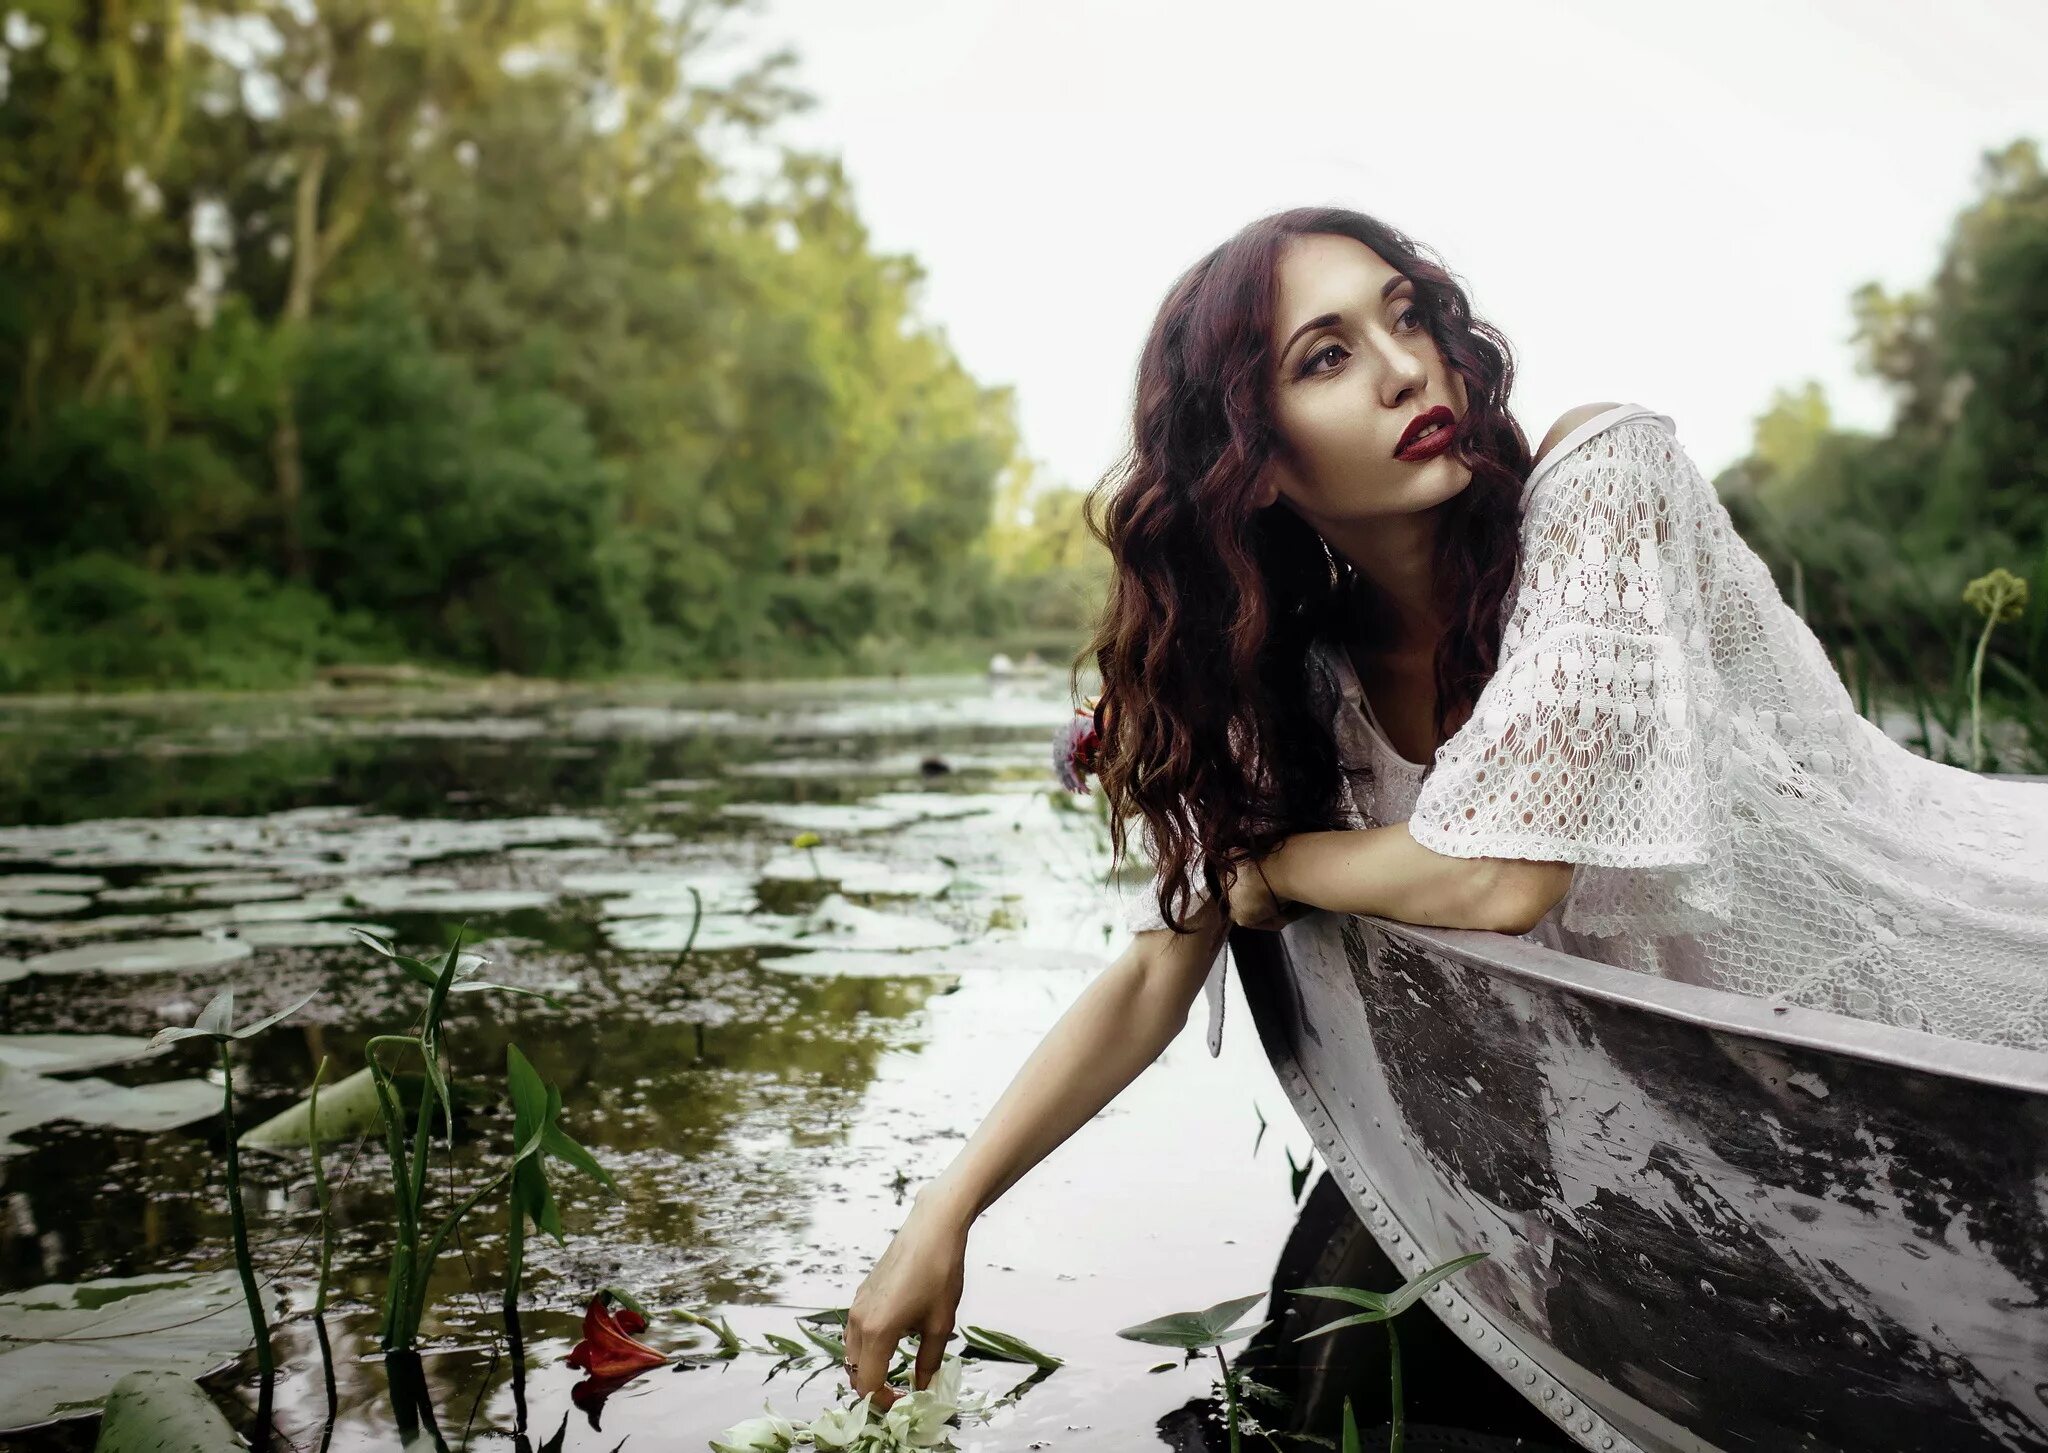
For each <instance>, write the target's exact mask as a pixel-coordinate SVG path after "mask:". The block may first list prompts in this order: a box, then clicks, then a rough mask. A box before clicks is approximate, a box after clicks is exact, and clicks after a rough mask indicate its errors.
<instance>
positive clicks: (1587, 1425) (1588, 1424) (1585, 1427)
mask: <svg viewBox="0 0 2048 1453" xmlns="http://www.w3.org/2000/svg"><path fill="white" fill-rule="evenodd" d="M1579 1431H1580V1432H1581V1433H1590V1432H1592V1431H1593V1420H1592V1419H1591V1418H1588V1419H1586V1420H1585V1421H1584V1422H1583V1423H1580V1424H1579Z"/></svg>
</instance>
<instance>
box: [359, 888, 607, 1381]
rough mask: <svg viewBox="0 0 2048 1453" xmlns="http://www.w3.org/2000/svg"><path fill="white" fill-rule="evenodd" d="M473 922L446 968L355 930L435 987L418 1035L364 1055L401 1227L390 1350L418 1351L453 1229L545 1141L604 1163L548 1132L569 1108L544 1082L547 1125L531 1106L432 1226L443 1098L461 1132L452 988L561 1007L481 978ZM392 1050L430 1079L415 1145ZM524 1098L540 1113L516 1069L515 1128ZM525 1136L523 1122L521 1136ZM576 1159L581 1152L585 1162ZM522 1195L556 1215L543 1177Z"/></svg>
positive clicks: (378, 1045)
mask: <svg viewBox="0 0 2048 1453" xmlns="http://www.w3.org/2000/svg"><path fill="white" fill-rule="evenodd" d="M467 927H468V924H467V923H464V924H463V925H461V926H460V927H458V928H457V929H456V932H455V939H454V942H452V943H451V944H450V945H449V946H448V952H447V953H446V954H445V955H443V956H442V959H441V963H440V965H439V966H438V967H431V966H429V965H428V964H426V963H424V962H422V961H421V960H419V959H416V958H413V957H411V956H410V955H407V954H401V953H399V952H398V951H397V950H396V949H394V948H393V947H392V946H391V945H390V944H389V943H388V942H386V941H385V940H383V939H381V938H379V937H378V936H377V935H375V934H373V933H370V932H369V931H368V930H366V929H361V928H354V929H352V932H354V933H355V935H356V936H357V937H358V938H360V939H361V940H362V941H363V942H364V943H365V944H367V945H368V946H369V947H370V948H372V949H374V950H375V951H376V952H377V953H379V954H381V955H382V956H383V957H385V958H387V959H389V960H391V961H392V962H393V963H395V964H397V965H398V966H399V967H400V968H401V969H403V970H404V971H405V972H406V974H407V975H408V976H409V977H411V978H412V979H414V980H415V981H416V982H418V983H421V984H423V985H425V986H427V989H428V996H427V1003H426V1007H425V1009H424V1011H423V1013H422V1015H421V1020H420V1027H419V1032H418V1033H417V1034H379V1035H375V1036H373V1037H372V1038H371V1039H370V1040H369V1042H368V1043H366V1044H365V1045H364V1046H363V1057H364V1059H365V1060H366V1061H367V1062H368V1067H369V1070H370V1073H371V1077H372V1078H373V1080H374V1081H375V1083H376V1089H377V1107H378V1111H379V1114H380V1116H381V1118H382V1121H383V1125H384V1138H385V1143H386V1147H387V1149H388V1151H389V1154H390V1158H391V1181H392V1190H393V1195H394V1204H395V1210H396V1217H397V1227H396V1235H395V1236H394V1237H393V1240H392V1247H391V1272H390V1278H389V1281H388V1282H387V1284H386V1287H385V1294H384V1315H383V1320H382V1322H381V1323H380V1324H379V1327H378V1341H379V1344H380V1345H381V1346H382V1347H383V1349H384V1350H385V1351H386V1352H387V1353H388V1352H397V1351H409V1350H411V1348H412V1347H413V1345H414V1342H415V1341H416V1339H417V1337H418V1334H419V1325H420V1320H421V1318H422V1317H423V1316H424V1314H425V1310H426V1300H427V1291H428V1285H429V1282H430V1279H431V1277H432V1274H433V1268H434V1263H435V1261H436V1260H437V1259H438V1258H439V1256H440V1255H441V1249H442V1247H443V1246H445V1245H446V1244H447V1241H448V1238H449V1237H450V1236H451V1235H453V1234H454V1231H455V1228H456V1227H457V1226H458V1225H459V1224H460V1223H461V1221H462V1218H463V1217H464V1216H466V1215H468V1214H469V1212H470V1211H472V1210H474V1209H475V1208H476V1206H477V1205H479V1204H480V1203H481V1202H482V1201H483V1200H484V1199H485V1198H486V1197H487V1196H489V1195H491V1194H492V1193H493V1192H495V1191H496V1190H497V1189H498V1188H499V1187H500V1186H503V1185H505V1184H506V1183H507V1182H508V1181H512V1180H513V1179H514V1177H515V1175H516V1174H517V1172H518V1170H519V1167H520V1166H521V1165H522V1164H524V1163H525V1162H527V1161H528V1160H530V1159H532V1158H533V1157H534V1156H536V1155H538V1154H539V1153H540V1152H541V1151H542V1150H543V1149H546V1150H547V1151H548V1153H550V1154H555V1155H558V1156H559V1157H560V1158H562V1159H567V1160H570V1161H571V1162H572V1163H576V1164H579V1166H582V1168H585V1169H593V1168H596V1167H597V1163H596V1161H594V1160H591V1159H589V1156H588V1153H587V1152H585V1151H583V1150H582V1148H581V1147H580V1146H576V1145H575V1144H574V1142H573V1141H569V1140H568V1137H567V1136H565V1135H562V1134H561V1133H560V1131H559V1130H557V1131H556V1133H555V1135H554V1136H553V1137H550V1136H549V1135H548V1133H547V1132H548V1130H549V1129H550V1128H551V1127H553V1123H554V1116H555V1115H556V1114H557V1113H559V1111H560V1109H561V1101H560V1097H559V1096H558V1095H556V1094H555V1093H553V1092H552V1091H551V1090H550V1089H549V1088H548V1087H546V1086H542V1087H541V1090H540V1093H539V1113H538V1120H539V1124H538V1128H535V1126H534V1125H533V1124H532V1123H531V1121H532V1115H531V1113H529V1123H528V1128H527V1132H526V1134H525V1135H524V1136H521V1137H520V1138H519V1143H518V1146H517V1149H516V1150H515V1152H514V1155H513V1159H512V1163H511V1164H510V1165H507V1166H506V1167H505V1168H504V1169H503V1170H501V1171H499V1172H498V1173H497V1174H496V1175H494V1176H492V1177H491V1178H490V1179H489V1180H487V1181H485V1182H484V1183H483V1184H482V1185H480V1186H478V1187H477V1188H476V1189H475V1190H474V1191H472V1192H471V1193H470V1194H469V1195H468V1196H467V1197H466V1198H465V1199H464V1200H463V1201H462V1203H461V1204H460V1205H458V1206H457V1207H456V1208H455V1209H454V1210H453V1211H451V1212H449V1214H448V1215H447V1216H445V1217H443V1218H442V1220H441V1222H440V1224H439V1225H438V1226H436V1227H435V1228H434V1230H433V1232H432V1233H431V1234H427V1233H426V1231H425V1211H426V1199H427V1162H428V1157H429V1154H430V1152H431V1150H432V1148H433V1128H434V1112H435V1108H436V1107H437V1106H438V1107H439V1109H440V1111H441V1116H442V1120H443V1124H444V1127H445V1135H444V1142H445V1143H447V1144H449V1145H452V1144H453V1142H454V1136H455V1103H454V1097H453V1095H452V1094H451V1093H450V1090H449V1086H448V1073H447V1064H446V1057H445V1055H444V1053H443V1046H442V1036H441V1020H442V1016H443V1014H444V1013H445V1012H446V1009H447V1005H448V998H449V996H450V995H451V994H459V993H470V992H477V991H481V990H486V989H494V990H499V991H502V992H505V993H511V994H525V995H528V996H529V997H532V998H536V999H540V1000H542V1001H544V1002H546V1003H548V1004H550V1005H553V1006H554V1007H556V1008H559V1007H561V1006H560V1005H559V1004H558V1003H557V1002H556V1001H555V1000H554V999H552V998H550V997H549V996H548V995H546V994H542V993H539V992H537V991H535V990H532V989H518V988H514V987H512V986H511V985H507V984H496V983H491V982H489V981H486V980H483V979H479V978H477V977H476V975H477V973H478V971H479V970H481V969H482V968H483V966H484V965H485V964H486V963H488V962H489V960H488V959H486V958H485V957H484V956H483V955H481V954H473V953H472V954H465V953H463V952H462V935H463V931H464V930H465V929H466V928H467ZM390 1049H395V1050H398V1051H400V1052H403V1053H408V1054H415V1055H418V1056H419V1059H420V1063H421V1066H422V1070H423V1073H424V1075H425V1078H426V1084H427V1091H426V1093H425V1094H423V1095H421V1096H420V1103H419V1113H418V1115H417V1116H416V1117H415V1119H414V1123H413V1127H412V1133H411V1136H410V1140H411V1146H410V1149H408V1147H407V1139H408V1137H407V1134H406V1131H405V1128H404V1123H403V1121H404V1114H403V1108H402V1105H401V1102H400V1099H399V1093H398V1082H397V1079H396V1078H395V1076H394V1075H393V1073H392V1070H391V1068H390V1067H389V1066H387V1065H386V1064H385V1063H384V1061H383V1059H382V1055H383V1053H384V1052H385V1051H387V1050H390ZM528 1068H529V1069H530V1068H531V1067H530V1066H529V1067H528ZM536 1078H537V1077H536ZM522 1100H525V1101H526V1102H527V1103H528V1105H529V1111H531V1105H532V1101H533V1092H532V1087H531V1085H530V1084H525V1083H519V1082H517V1078H516V1077H515V1085H514V1089H513V1107H514V1109H513V1114H514V1119H515V1127H516V1125H517V1123H518V1121H519V1113H520V1111H519V1107H520V1105H521V1102H522ZM517 1134H518V1132H517V1129H516V1128H515V1135H517ZM564 1147H568V1148H570V1150H571V1151H573V1153H565V1151H564ZM577 1157H581V1160H578V1159H577ZM586 1162H587V1164H585V1163H586ZM597 1174H598V1175H599V1177H600V1178H601V1179H604V1180H605V1181H606V1183H607V1184H609V1177H605V1176H604V1174H603V1171H602V1170H601V1169H598V1170H597ZM513 1199H514V1200H515V1202H517V1203H518V1206H519V1210H520V1211H521V1212H529V1211H532V1210H535V1209H538V1210H540V1212H541V1213H542V1214H543V1215H550V1219H552V1217H551V1212H550V1210H549V1208H550V1207H551V1206H552V1201H551V1200H549V1199H548V1198H547V1196H546V1186H545V1182H544V1181H543V1183H542V1186H541V1189H540V1199H539V1202H538V1205H537V1206H536V1203H535V1202H534V1201H532V1200H530V1199H522V1198H521V1197H520V1196H519V1195H518V1194H517V1193H515V1195H514V1198H513ZM515 1219H516V1217H515ZM557 1224H558V1223H557Z"/></svg>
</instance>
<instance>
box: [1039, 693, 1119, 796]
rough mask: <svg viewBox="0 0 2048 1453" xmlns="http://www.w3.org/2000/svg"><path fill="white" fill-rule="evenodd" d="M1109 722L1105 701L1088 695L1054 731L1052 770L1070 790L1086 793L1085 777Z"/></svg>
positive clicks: (1094, 765)
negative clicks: (1064, 722) (1085, 700)
mask: <svg viewBox="0 0 2048 1453" xmlns="http://www.w3.org/2000/svg"><path fill="white" fill-rule="evenodd" d="M1107 725H1108V711H1107V704H1106V702H1105V701H1104V699H1103V698H1101V697H1091V698H1089V699H1088V701H1087V702H1086V703H1085V704H1083V705H1081V706H1077V707H1075V708H1074V715H1073V717H1072V718H1071V719H1070V720H1069V721H1068V722H1067V724H1066V725H1065V726H1063V727H1061V728H1060V730H1059V731H1057V732H1056V733H1054V734H1053V745H1052V771H1053V776H1055V777H1057V778H1058V779H1059V783H1060V786H1062V787H1064V788H1066V789H1067V790H1068V791H1069V792H1078V793H1080V794H1081V795H1082V796H1084V797H1085V796H1086V795H1087V794H1088V778H1089V776H1090V775H1091V774H1093V773H1094V772H1095V771H1096V769H1097V764H1098V763H1099V762H1100V761H1101V757H1102V736H1103V731H1104V729H1105V728H1106V727H1107Z"/></svg>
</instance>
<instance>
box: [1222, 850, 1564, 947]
mask: <svg viewBox="0 0 2048 1453" xmlns="http://www.w3.org/2000/svg"><path fill="white" fill-rule="evenodd" d="M1259 866H1260V867H1261V868H1262V869H1263V870H1264V871H1265V875H1266V876H1265V881H1266V882H1267V883H1269V884H1270V885H1271V886H1272V890H1273V893H1274V895H1275V896H1276V897H1278V898H1282V899H1287V900H1289V901H1292V902H1295V903H1306V904H1308V905H1309V906H1310V907H1312V908H1323V909H1328V910H1329V911H1330V912H1333V913H1371V914H1377V915H1378V916H1379V917H1381V918H1392V919H1395V920H1398V921H1399V922H1402V923H1420V924H1425V925H1428V926H1430V927H1434V928H1475V929H1485V930H1489V931H1491V932H1494V933H1527V932H1529V930H1530V929H1532V928H1534V927H1535V926H1536V925H1537V923H1538V922H1540V921H1541V920H1542V918H1543V916H1544V915H1545V914H1546V913H1548V912H1549V911H1550V910H1551V908H1552V907H1553V906H1555V904H1556V903H1557V902H1558V900H1559V899H1561V898H1563V897H1564V895H1565V893H1566V892H1567V891H1568V890H1569V889H1570V888H1571V883H1572V865H1571V864H1570V863H1542V862H1533V861H1524V860H1522V859H1516V858H1453V857H1448V856H1446V855H1445V854H1442V853H1436V852H1432V851H1430V850H1429V849H1428V848H1425V847H1423V846H1422V845H1421V844H1420V843H1418V842H1416V841H1415V839H1414V838H1413V837H1411V836H1409V833H1408V824H1407V823H1405V822H1397V823H1395V824H1393V825H1392V826H1391V827H1368V828H1352V829H1346V830H1343V831H1338V832H1304V833H1296V834H1295V835H1294V836H1293V837H1291V838H1289V839H1287V841H1286V842H1284V843H1282V844H1281V845H1280V847H1279V848H1278V849H1276V850H1275V851H1274V852H1272V853H1271V854H1269V855H1268V856H1267V857H1265V858H1264V859H1263V860H1261V862H1260V864H1259Z"/></svg>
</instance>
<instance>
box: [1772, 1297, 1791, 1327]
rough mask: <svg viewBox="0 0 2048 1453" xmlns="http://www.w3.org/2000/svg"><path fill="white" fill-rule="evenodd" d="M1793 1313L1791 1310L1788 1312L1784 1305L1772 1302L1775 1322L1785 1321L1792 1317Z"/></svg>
mask: <svg viewBox="0 0 2048 1453" xmlns="http://www.w3.org/2000/svg"><path fill="white" fill-rule="evenodd" d="M1791 1315H1792V1314H1791V1313H1790V1312H1787V1311H1786V1310H1785V1309H1784V1308H1783V1307H1781V1306H1779V1305H1778V1304H1777V1303H1776V1302H1772V1303H1771V1320H1772V1321H1773V1322H1783V1321H1785V1320H1787V1319H1788V1318H1790V1316H1791Z"/></svg>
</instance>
